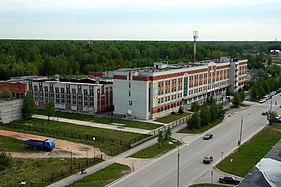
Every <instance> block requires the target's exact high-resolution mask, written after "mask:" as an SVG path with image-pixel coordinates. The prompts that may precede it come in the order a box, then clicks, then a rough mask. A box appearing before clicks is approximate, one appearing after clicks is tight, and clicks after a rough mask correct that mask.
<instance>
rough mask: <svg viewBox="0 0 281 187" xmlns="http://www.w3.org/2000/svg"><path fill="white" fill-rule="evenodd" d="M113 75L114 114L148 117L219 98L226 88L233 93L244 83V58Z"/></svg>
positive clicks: (146, 69)
mask: <svg viewBox="0 0 281 187" xmlns="http://www.w3.org/2000/svg"><path fill="white" fill-rule="evenodd" d="M113 74H114V77H113V78H114V81H113V103H114V114H119V115H127V116H131V117H134V118H138V119H145V120H147V119H154V118H157V117H160V116H163V115H167V114H168V113H171V112H172V111H178V110H179V107H180V106H188V105H190V104H191V103H192V102H194V101H199V102H200V101H204V100H205V99H207V97H211V96H212V97H215V98H216V99H217V100H219V101H222V100H223V99H224V97H225V95H226V90H227V89H228V90H229V91H231V92H235V91H237V90H238V89H240V88H242V87H243V86H244V84H245V81H246V75H247V60H240V61H238V60H236V61H233V60H230V59H228V60H226V59H223V60H220V61H217V62H214V61H209V62H207V63H206V62H202V63H196V64H176V65H168V64H167V63H166V62H164V63H155V64H154V67H150V68H142V69H141V68H138V69H121V70H116V71H114V72H113Z"/></svg>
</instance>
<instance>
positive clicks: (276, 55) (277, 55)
mask: <svg viewBox="0 0 281 187" xmlns="http://www.w3.org/2000/svg"><path fill="white" fill-rule="evenodd" d="M270 57H271V58H272V59H281V51H280V50H270Z"/></svg>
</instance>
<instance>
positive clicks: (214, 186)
mask: <svg viewBox="0 0 281 187" xmlns="http://www.w3.org/2000/svg"><path fill="white" fill-rule="evenodd" d="M224 186H226V185H220V184H194V185H191V186H189V187H224Z"/></svg>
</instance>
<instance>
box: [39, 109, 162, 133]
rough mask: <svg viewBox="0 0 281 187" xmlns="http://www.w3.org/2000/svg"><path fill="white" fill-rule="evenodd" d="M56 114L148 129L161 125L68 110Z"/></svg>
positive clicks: (43, 111) (57, 115)
mask: <svg viewBox="0 0 281 187" xmlns="http://www.w3.org/2000/svg"><path fill="white" fill-rule="evenodd" d="M36 113H37V114H41V115H47V113H46V111H45V110H36ZM54 116H55V117H61V118H69V119H77V120H82V121H92V122H96V123H103V124H111V123H120V124H125V127H132V128H139V129H147V130H152V129H157V128H159V127H160V125H157V124H153V123H145V122H140V121H130V120H123V119H118V118H110V117H96V116H93V115H86V114H75V113H68V112H56V114H55V115H54Z"/></svg>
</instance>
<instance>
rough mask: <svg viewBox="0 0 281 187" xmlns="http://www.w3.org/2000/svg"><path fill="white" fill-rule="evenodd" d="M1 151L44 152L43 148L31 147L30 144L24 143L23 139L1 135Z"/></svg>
mask: <svg viewBox="0 0 281 187" xmlns="http://www.w3.org/2000/svg"><path fill="white" fill-rule="evenodd" d="M0 151H5V152H33V153H34V152H35V153H38V152H42V151H43V150H34V149H31V148H30V147H29V146H28V145H25V144H23V140H18V139H16V138H11V137H8V136H0Z"/></svg>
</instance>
